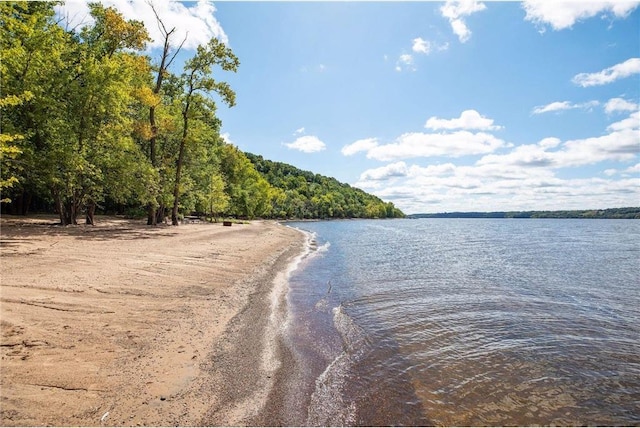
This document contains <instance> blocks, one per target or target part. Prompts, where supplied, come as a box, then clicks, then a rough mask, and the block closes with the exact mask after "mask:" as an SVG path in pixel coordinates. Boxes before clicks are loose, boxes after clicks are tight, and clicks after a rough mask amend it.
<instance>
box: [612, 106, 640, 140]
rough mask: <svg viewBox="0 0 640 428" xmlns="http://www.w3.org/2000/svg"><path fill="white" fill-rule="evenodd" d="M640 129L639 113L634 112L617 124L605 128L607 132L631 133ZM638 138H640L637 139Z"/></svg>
mask: <svg viewBox="0 0 640 428" xmlns="http://www.w3.org/2000/svg"><path fill="white" fill-rule="evenodd" d="M638 128H640V112H639V111H636V112H635V113H631V115H630V116H629V117H628V118H626V119H622V120H621V121H619V122H614V123H612V124H611V125H609V126H608V127H607V130H608V131H633V130H634V129H635V130H637V129H638ZM638 138H640V136H639V137H638Z"/></svg>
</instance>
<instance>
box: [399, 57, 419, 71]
mask: <svg viewBox="0 0 640 428" xmlns="http://www.w3.org/2000/svg"><path fill="white" fill-rule="evenodd" d="M402 70H409V71H416V67H415V66H414V65H413V56H412V55H411V54H402V55H400V57H399V58H398V61H397V62H396V71H402Z"/></svg>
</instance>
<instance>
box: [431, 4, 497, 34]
mask: <svg viewBox="0 0 640 428" xmlns="http://www.w3.org/2000/svg"><path fill="white" fill-rule="evenodd" d="M485 9H486V6H485V5H484V3H482V2H478V1H477V0H460V1H454V0H447V2H446V3H445V4H444V6H442V7H441V8H440V12H441V13H442V16H443V17H445V18H447V19H448V20H449V23H450V24H451V29H452V30H453V32H454V34H455V35H456V36H458V39H459V40H460V42H461V43H465V42H466V41H468V40H469V38H470V37H471V30H469V28H468V27H467V24H466V23H465V22H464V20H463V19H462V18H463V17H465V16H470V15H471V14H474V13H476V12H480V11H482V10H485Z"/></svg>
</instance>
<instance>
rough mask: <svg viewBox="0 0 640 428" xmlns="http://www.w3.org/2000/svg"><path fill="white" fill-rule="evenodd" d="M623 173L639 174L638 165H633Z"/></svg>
mask: <svg viewBox="0 0 640 428" xmlns="http://www.w3.org/2000/svg"><path fill="white" fill-rule="evenodd" d="M624 172H628V173H631V174H640V163H637V164H635V165H634V166H630V167H629V168H627V169H625V170H624Z"/></svg>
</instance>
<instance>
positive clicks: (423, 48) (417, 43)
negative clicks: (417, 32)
mask: <svg viewBox="0 0 640 428" xmlns="http://www.w3.org/2000/svg"><path fill="white" fill-rule="evenodd" d="M411 49H412V50H413V51H414V52H417V53H423V54H427V55H428V54H429V52H431V42H430V41H428V40H423V39H422V38H420V37H417V38H415V39H413V46H412V47H411Z"/></svg>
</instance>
